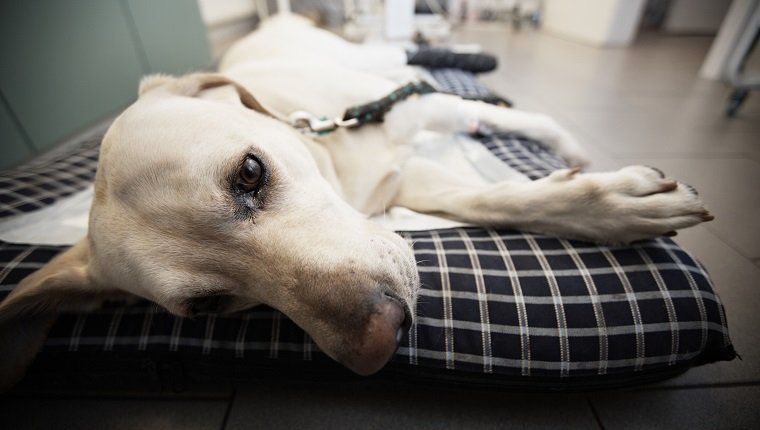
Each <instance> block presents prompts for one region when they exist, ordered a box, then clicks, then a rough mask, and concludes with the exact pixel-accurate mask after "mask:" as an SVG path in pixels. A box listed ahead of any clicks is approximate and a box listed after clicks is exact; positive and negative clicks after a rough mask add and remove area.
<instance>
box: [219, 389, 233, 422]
mask: <svg viewBox="0 0 760 430" xmlns="http://www.w3.org/2000/svg"><path fill="white" fill-rule="evenodd" d="M237 390H238V386H237V384H236V385H235V387H234V388H233V389H232V393H230V397H229V401H228V402H227V409H225V410H224V417H222V424H221V426H220V427H219V429H220V430H226V429H227V423H228V422H229V420H230V415H231V413H232V405H233V404H234V403H235V398H237Z"/></svg>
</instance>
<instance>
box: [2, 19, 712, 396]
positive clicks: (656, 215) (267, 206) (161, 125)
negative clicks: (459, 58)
mask: <svg viewBox="0 0 760 430" xmlns="http://www.w3.org/2000/svg"><path fill="white" fill-rule="evenodd" d="M383 49H384V48H376V49H375V50H373V49H372V48H366V47H359V46H357V45H352V44H349V43H347V42H345V41H343V40H341V39H338V38H337V37H335V36H333V35H331V34H329V33H326V32H323V31H321V30H318V29H316V28H314V27H312V26H310V25H309V24H308V23H305V22H304V21H302V20H299V19H295V18H290V17H280V18H277V19H273V20H271V21H270V22H268V23H265V24H264V25H263V26H262V28H261V29H260V30H259V31H257V32H255V33H253V34H252V35H251V36H249V37H247V38H245V39H243V40H242V41H241V42H239V43H238V44H237V45H236V46H234V47H233V48H232V50H231V51H230V53H229V54H228V55H227V57H226V58H225V60H224V61H223V62H222V67H221V70H222V72H221V73H220V74H193V75H187V76H184V77H178V78H175V77H169V76H152V77H148V78H145V79H144V80H143V82H142V83H141V86H140V90H139V93H140V96H139V98H138V100H137V101H136V102H135V103H134V104H133V105H132V106H130V107H129V108H128V109H126V111H125V112H124V113H122V114H121V116H119V118H118V119H117V120H116V121H115V122H114V123H113V125H112V126H111V128H110V129H109V130H108V132H107V134H106V135H105V138H104V140H103V144H102V149H101V155H100V164H99V166H98V172H97V176H96V178H95V193H94V200H93V203H92V207H91V211H90V218H89V232H88V235H87V237H86V238H85V239H83V240H81V241H80V242H79V243H77V244H76V245H75V246H73V247H72V248H71V249H70V250H68V251H67V252H65V253H63V254H62V255H61V256H59V257H58V258H56V259H55V260H53V261H52V262H51V263H49V264H48V265H46V266H45V267H43V268H42V269H40V270H39V271H37V272H36V273H34V274H32V275H31V276H29V277H28V278H26V279H25V280H24V281H23V282H21V284H20V285H19V286H18V287H17V288H16V289H15V290H14V291H13V292H11V294H10V295H9V296H8V297H7V298H6V299H5V301H3V302H2V304H0V354H1V355H0V386H2V387H9V386H11V385H12V384H13V383H14V381H17V380H18V379H19V378H20V377H21V376H22V375H23V372H24V369H25V368H26V366H27V365H28V363H29V362H30V361H31V360H32V359H33V357H34V354H35V353H36V351H37V350H38V349H39V348H40V346H41V345H42V343H43V342H44V338H45V335H46V332H47V330H48V329H49V327H50V325H51V324H52V322H53V321H54V319H55V317H56V315H57V313H59V312H62V311H82V310H87V309H90V308H93V307H97V306H99V305H100V304H101V302H102V301H103V300H104V299H113V298H114V297H120V296H122V297H134V296H138V297H142V298H145V299H148V300H151V301H153V302H155V303H158V304H159V305H161V306H163V307H164V308H166V309H167V310H168V311H169V312H171V313H172V314H175V315H178V316H192V315H197V314H201V313H228V312H235V311H238V310H242V309H246V308H249V307H252V306H256V305H258V304H267V305H270V306H272V307H274V308H276V309H278V310H280V311H282V312H283V313H285V314H286V315H287V316H288V317H289V318H291V319H292V320H293V321H295V322H296V323H297V324H298V325H299V326H301V327H302V328H303V329H304V330H305V331H306V332H308V333H309V334H310V335H311V336H312V338H313V339H314V341H315V342H316V343H317V344H318V345H319V347H320V348H321V349H322V350H323V351H324V352H325V353H326V354H328V355H329V356H331V357H333V358H334V359H335V360H337V361H339V362H341V363H343V364H344V365H346V366H347V367H348V368H350V369H352V370H353V371H355V372H357V373H359V374H370V373H373V372H376V371H377V370H379V369H380V368H382V367H383V366H384V365H385V363H386V362H387V361H388V360H389V359H390V357H391V356H392V354H393V353H394V351H395V349H396V347H397V344H398V342H399V337H400V336H401V335H402V334H403V331H404V329H405V328H406V327H408V326H409V325H410V324H411V323H412V322H413V319H414V314H413V309H414V306H415V298H416V292H417V288H418V284H419V279H418V276H417V272H416V269H415V260H414V256H413V254H412V252H411V250H410V248H409V246H408V244H407V243H406V242H405V241H404V240H403V239H402V238H401V237H399V236H398V235H396V234H394V233H393V232H391V231H389V230H387V229H385V228H382V227H380V226H379V225H378V224H376V223H374V222H371V221H369V220H368V219H367V215H372V214H377V213H381V212H383V211H385V210H386V209H387V208H390V207H403V208H408V209H410V210H413V211H416V212H420V213H425V214H434V215H438V216H441V217H444V218H448V219H453V220H457V221H462V222H465V223H471V224H478V225H483V226H493V227H512V228H518V229H523V230H529V231H534V232H541V233H548V234H553V235H560V236H564V237H569V238H578V239H585V240H591V241H597V242H607V243H609V242H616V243H621V242H630V241H635V240H639V239H646V238H652V237H656V236H659V235H662V234H667V233H669V232H672V231H674V230H676V229H680V228H685V227H689V226H692V225H695V224H697V223H700V222H702V221H706V220H709V219H711V217H710V215H709V214H708V213H707V211H706V210H705V209H704V207H703V205H702V203H701V202H700V200H699V198H698V197H697V195H696V193H695V192H693V191H692V190H691V189H690V188H689V187H688V186H684V185H682V184H679V183H677V182H675V181H673V180H669V179H666V178H664V177H663V175H662V174H661V173H660V172H659V171H656V170H654V169H651V168H647V167H640V166H634V167H627V168H624V169H622V170H619V171H616V172H610V173H590V174H583V173H579V169H578V168H575V169H571V170H564V171H558V172H555V173H554V174H552V175H550V176H549V177H547V178H544V179H541V180H537V181H525V180H507V181H500V182H497V183H491V182H489V181H487V180H485V179H484V178H482V177H480V176H478V175H477V172H476V171H474V170H467V169H466V168H463V167H462V165H461V164H458V163H456V162H452V163H446V162H445V161H446V160H442V159H438V160H431V159H430V158H425V157H421V156H419V154H418V149H419V145H418V143H419V141H420V139H421V137H420V136H423V135H425V136H430V133H431V132H434V133H438V134H439V135H440V134H450V133H454V132H459V131H463V130H472V129H473V127H477V126H479V125H480V124H487V125H488V126H490V127H492V128H496V129H503V130H511V131H516V132H520V133H523V134H525V135H527V136H530V137H533V138H536V139H540V140H542V141H544V142H545V143H547V144H548V145H550V146H552V147H553V148H554V149H555V150H556V151H557V152H558V153H559V154H560V155H562V156H563V157H565V158H566V159H567V160H568V161H569V162H570V163H571V164H573V165H578V166H580V165H582V164H584V163H585V156H584V155H583V151H582V150H581V149H580V148H579V146H578V145H577V144H576V142H575V141H574V140H573V138H572V137H571V136H570V135H569V134H568V133H567V132H566V131H565V130H564V129H562V128H561V127H560V126H559V125H557V124H556V123H555V122H554V121H552V120H551V119H549V118H548V117H546V116H544V115H538V114H531V113H526V112H520V111H516V110H509V109H503V108H500V107H494V106H490V105H485V104H482V103H478V102H473V101H465V100H462V99H459V98H457V97H455V96H451V95H444V94H427V95H423V96H419V97H410V98H408V99H406V100H405V101H403V102H400V103H398V104H395V105H394V106H393V108H392V109H391V110H390V112H389V113H388V114H387V115H386V117H385V121H384V122H382V123H377V124H368V125H366V126H364V127H361V128H357V129H353V130H346V129H337V130H335V131H333V132H332V133H329V134H327V135H325V136H319V137H306V136H304V135H303V134H302V133H300V132H299V131H298V130H296V129H295V128H294V127H292V126H291V125H289V124H287V123H285V122H284V121H282V120H281V118H283V117H284V116H285V115H287V114H290V113H292V112H294V111H298V110H305V111H308V112H313V113H316V114H319V115H327V116H328V117H339V116H340V115H341V114H342V113H343V110H344V109H346V108H347V107H349V106H353V105H357V104H362V103H366V102H368V101H371V100H376V99H379V98H382V97H384V96H386V95H388V94H389V93H391V92H392V91H393V90H394V89H395V88H396V87H397V86H398V84H397V83H395V82H394V81H393V80H390V79H388V78H386V77H384V76H385V75H388V74H389V73H390V72H391V70H390V69H391V67H387V68H386V69H383V67H374V66H377V64H375V65H374V66H373V67H374V69H375V70H372V71H371V72H369V71H367V70H362V65H365V66H366V64H368V63H371V62H372V61H374V60H377V58H379V56H382V55H386V54H387V56H386V58H391V60H389V61H387V62H386V63H384V64H385V65H388V64H390V65H391V66H393V65H399V64H396V63H400V62H401V60H398V59H396V60H394V59H393V58H395V57H394V55H395V54H394V53H393V52H392V51H388V50H385V51H382V50H383ZM381 51H382V52H381ZM362 58H368V60H367V61H361V59H362ZM357 59H359V60H360V61H357ZM394 61H396V63H394ZM376 63H377V61H376ZM379 69H383V70H379ZM254 95H255V97H254ZM259 100H261V103H260V102H259ZM451 159H456V157H454V158H449V160H451Z"/></svg>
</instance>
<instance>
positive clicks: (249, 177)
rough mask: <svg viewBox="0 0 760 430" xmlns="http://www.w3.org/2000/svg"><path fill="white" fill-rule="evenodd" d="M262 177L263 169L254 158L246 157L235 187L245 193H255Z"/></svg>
mask: <svg viewBox="0 0 760 430" xmlns="http://www.w3.org/2000/svg"><path fill="white" fill-rule="evenodd" d="M263 176H264V169H263V168H262V167H261V164H259V162H258V161H257V160H256V159H255V158H252V157H248V158H246V160H245V163H243V167H242V168H241V169H240V173H239V174H238V180H237V186H238V188H239V189H240V190H241V191H244V192H246V193H250V192H253V191H256V189H257V188H258V187H259V183H260V182H261V178H262V177H263Z"/></svg>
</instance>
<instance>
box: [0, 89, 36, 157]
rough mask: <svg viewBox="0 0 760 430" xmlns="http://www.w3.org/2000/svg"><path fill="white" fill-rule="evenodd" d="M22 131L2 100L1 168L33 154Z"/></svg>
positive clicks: (0, 107) (0, 124) (0, 103)
mask: <svg viewBox="0 0 760 430" xmlns="http://www.w3.org/2000/svg"><path fill="white" fill-rule="evenodd" d="M21 133H22V132H21V130H19V129H18V127H16V124H15V123H14V121H13V119H12V117H11V113H10V112H9V111H8V109H7V108H6V106H5V103H2V102H0V169H5V168H7V167H11V166H13V165H14V164H17V163H20V162H21V161H24V159H26V158H28V157H29V156H31V155H32V151H31V149H30V148H29V146H28V145H27V143H26V142H24V137H23V135H22V134H21Z"/></svg>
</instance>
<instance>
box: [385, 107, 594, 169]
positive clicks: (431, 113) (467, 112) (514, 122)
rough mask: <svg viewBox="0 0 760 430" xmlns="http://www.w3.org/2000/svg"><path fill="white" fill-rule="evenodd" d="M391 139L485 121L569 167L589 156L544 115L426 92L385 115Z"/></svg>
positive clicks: (586, 160)
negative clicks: (550, 153) (517, 135)
mask: <svg viewBox="0 0 760 430" xmlns="http://www.w3.org/2000/svg"><path fill="white" fill-rule="evenodd" d="M385 123H386V130H387V132H388V134H389V136H390V137H391V139H393V140H394V141H397V142H408V141H409V140H410V139H411V138H413V137H414V135H415V134H416V133H417V132H419V131H421V130H432V131H438V132H444V133H456V132H475V131H477V130H478V128H479V127H480V126H481V125H482V124H485V125H486V126H488V127H490V128H492V129H495V130H497V131H508V132H516V133H520V134H522V135H524V136H526V137H529V138H531V139H535V140H538V141H540V142H542V143H544V144H546V145H548V146H549V147H550V148H551V149H552V150H553V151H555V152H556V153H557V154H559V155H560V156H561V157H562V158H564V159H565V160H566V161H567V162H568V163H569V164H570V166H573V167H584V166H586V165H588V164H589V158H588V156H587V155H586V153H585V151H584V150H583V148H582V147H581V146H580V145H579V144H578V142H577V141H576V140H575V138H574V137H573V136H572V135H571V134H570V133H569V132H568V131H567V130H565V128H563V127H562V126H561V125H559V124H558V123H557V122H556V121H555V120H553V119H552V118H551V117H549V116H548V115H544V114H538V113H531V112H525V111H520V110H517V109H507V108H503V107H499V106H494V105H490V104H487V103H483V102H478V101H472V100H463V99H461V98H459V97H457V96H453V95H448V94H427V95H424V96H421V97H417V98H415V99H408V100H405V101H403V102H401V103H399V104H398V105H396V106H394V107H393V109H392V110H391V111H390V112H389V113H388V114H387V115H386V117H385Z"/></svg>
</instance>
